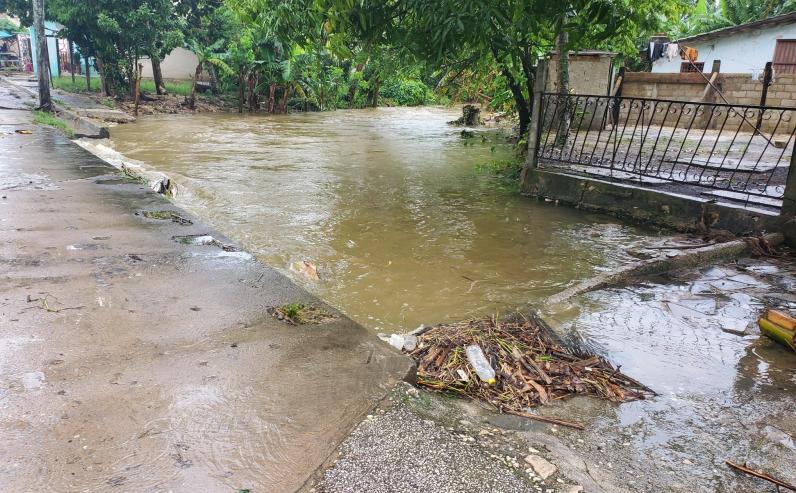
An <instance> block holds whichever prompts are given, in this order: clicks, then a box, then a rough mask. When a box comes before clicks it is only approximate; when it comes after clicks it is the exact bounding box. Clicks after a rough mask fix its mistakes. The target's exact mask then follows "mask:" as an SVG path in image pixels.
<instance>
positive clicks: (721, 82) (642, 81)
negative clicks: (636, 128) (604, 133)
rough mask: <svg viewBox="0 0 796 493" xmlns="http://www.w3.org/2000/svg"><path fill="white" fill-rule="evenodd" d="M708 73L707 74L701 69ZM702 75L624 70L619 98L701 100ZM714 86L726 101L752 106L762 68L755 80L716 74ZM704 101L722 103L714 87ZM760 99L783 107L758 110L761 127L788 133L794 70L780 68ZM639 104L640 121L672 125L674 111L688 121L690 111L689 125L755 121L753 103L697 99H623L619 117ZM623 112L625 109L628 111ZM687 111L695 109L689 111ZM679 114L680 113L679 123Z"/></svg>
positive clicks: (632, 116)
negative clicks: (726, 105) (641, 100)
mask: <svg viewBox="0 0 796 493" xmlns="http://www.w3.org/2000/svg"><path fill="white" fill-rule="evenodd" d="M705 76H706V77H708V78H709V77H710V74H705ZM707 85H708V84H707V82H706V81H705V78H704V77H702V75H700V74H680V73H648V72H628V73H626V74H625V79H624V80H623V82H622V96H623V97H625V98H633V97H636V98H651V99H664V100H673V101H689V102H694V103H698V102H702V101H703V99H702V98H703V95H704V94H705V88H706V87H707ZM715 85H716V87H718V88H719V90H720V91H721V92H722V94H723V95H724V97H725V98H727V101H728V102H729V103H730V104H733V105H745V106H753V107H754V106H758V105H759V104H760V96H761V94H762V91H763V82H762V74H761V75H760V78H758V79H757V80H753V79H752V78H751V76H750V75H749V74H719V77H718V79H717V80H716V82H715ZM704 101H708V102H716V103H723V102H724V101H723V100H722V99H721V98H720V97H718V96H717V95H716V94H715V92H714V91H712V90H710V91H708V93H707V97H706V99H705V100H704ZM766 105H767V106H769V107H783V108H789V110H785V111H780V110H775V109H769V110H767V111H765V112H764V114H763V119H762V122H761V129H762V130H763V131H764V132H769V133H777V134H789V133H791V132H793V131H794V128H796V74H781V75H777V76H775V78H774V83H773V84H772V85H771V86H770V87H769V88H768V97H767V99H766ZM642 107H643V110H644V113H643V121H644V122H645V123H655V124H661V123H663V124H664V125H673V124H674V123H675V122H676V121H677V118H678V117H679V116H681V115H680V111H681V110H682V111H684V112H686V114H684V116H685V117H686V120H685V121H686V122H690V120H691V118H692V117H693V127H695V128H705V127H707V128H720V127H721V126H722V125H724V126H725V128H737V127H738V125H740V124H741V123H743V122H744V119H745V120H746V122H755V123H756V121H757V119H758V117H759V110H758V109H757V108H734V109H733V111H728V110H727V109H726V108H721V107H715V108H713V107H709V106H697V105H687V106H681V105H676V104H672V105H662V104H660V103H659V104H658V105H657V106H656V105H655V104H653V103H646V104H641V103H635V104H630V103H629V102H627V103H625V104H624V105H623V108H622V112H621V117H620V121H624V120H625V118H629V121H631V122H633V121H635V120H636V119H637V118H639V113H640V112H641V110H642ZM628 112H629V115H628ZM692 112H697V113H698V114H697V116H696V117H694V116H693V113H692ZM682 123H683V120H682V118H681V119H680V123H679V124H682ZM747 126H748V127H749V128H742V130H745V131H749V130H752V126H751V125H744V127H747Z"/></svg>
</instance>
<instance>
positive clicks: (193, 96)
mask: <svg viewBox="0 0 796 493" xmlns="http://www.w3.org/2000/svg"><path fill="white" fill-rule="evenodd" d="M201 75H202V62H199V64H198V65H197V66H196V72H195V73H194V76H193V84H192V85H191V97H190V99H188V108H190V109H192V110H195V109H196V86H197V84H199V76H201Z"/></svg>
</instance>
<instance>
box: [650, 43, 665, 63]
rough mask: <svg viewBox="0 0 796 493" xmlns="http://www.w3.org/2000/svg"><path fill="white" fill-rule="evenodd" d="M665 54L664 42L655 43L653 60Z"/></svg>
mask: <svg viewBox="0 0 796 493" xmlns="http://www.w3.org/2000/svg"><path fill="white" fill-rule="evenodd" d="M662 56H663V43H655V46H654V48H653V51H652V61H653V62H654V61H655V60H657V59H659V58H661V57H662Z"/></svg>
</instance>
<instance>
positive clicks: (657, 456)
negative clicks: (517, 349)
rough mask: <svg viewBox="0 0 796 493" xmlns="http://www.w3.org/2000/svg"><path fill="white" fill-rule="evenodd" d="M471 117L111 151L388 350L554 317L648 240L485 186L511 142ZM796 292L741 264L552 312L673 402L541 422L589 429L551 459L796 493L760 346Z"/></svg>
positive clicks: (582, 406)
mask: <svg viewBox="0 0 796 493" xmlns="http://www.w3.org/2000/svg"><path fill="white" fill-rule="evenodd" d="M457 116H458V115H457V112H456V111H453V110H447V109H433V108H419V109H377V110H358V111H337V112H332V113H312V114H298V115H289V116H282V117H265V116H249V115H246V116H240V115H230V114H205V115H194V116H157V117H147V118H144V119H141V120H139V121H138V122H137V123H134V124H129V125H123V126H119V127H116V128H114V129H113V130H112V138H113V143H114V146H115V148H116V150H118V151H119V152H121V153H123V154H125V155H126V156H127V157H129V158H133V159H137V160H140V161H142V162H143V163H145V165H146V166H149V167H151V168H152V169H157V170H160V171H163V172H165V173H166V174H168V175H169V176H170V177H171V178H172V179H173V180H175V181H176V182H177V183H178V184H179V185H180V193H181V195H180V196H179V197H178V201H179V202H180V203H181V205H183V206H185V207H187V208H189V209H191V210H192V211H193V212H195V213H197V214H198V215H200V216H202V217H204V218H206V219H208V220H209V221H210V222H211V223H213V224H214V225H215V226H216V227H217V228H218V229H220V230H221V231H222V232H224V233H225V234H226V235H228V236H229V237H231V238H233V239H235V240H237V241H239V242H240V243H242V244H243V245H244V246H245V247H246V248H247V249H248V250H249V251H251V252H252V253H254V254H255V255H256V256H258V257H259V258H260V259H262V260H264V261H265V262H266V263H268V264H271V265H274V266H276V267H277V268H281V269H282V270H283V271H285V272H287V273H289V274H290V275H291V276H292V277H293V278H294V279H295V280H297V281H298V282H300V283H303V284H304V285H306V286H307V287H308V288H309V289H310V290H311V291H313V292H314V293H316V294H317V295H319V296H321V297H322V298H324V299H325V300H327V301H329V302H330V303H331V304H333V305H336V306H337V307H339V308H340V309H341V310H343V311H344V312H346V313H347V314H348V315H350V316H351V317H352V318H354V319H355V320H357V321H359V322H361V323H362V324H363V325H365V326H366V327H368V328H370V329H372V330H376V331H382V332H386V333H390V332H400V331H403V330H404V329H412V328H414V327H416V326H417V325H419V324H421V323H425V324H433V323H437V322H445V321H450V320H460V319H464V318H467V317H471V316H477V315H484V314H490V313H494V312H495V311H501V312H504V311H506V310H514V309H518V308H520V309H521V308H527V307H528V306H534V305H538V304H539V302H540V301H541V300H542V299H544V298H545V297H546V296H548V295H551V294H553V293H555V292H558V291H560V290H563V289H564V288H566V287H568V286H569V285H571V284H573V283H575V282H577V281H579V280H582V279H584V278H587V277H589V276H590V275H592V274H593V273H595V272H597V271H600V270H604V269H611V268H613V267H615V266H618V265H621V264H622V263H624V262H627V261H628V260H630V257H629V256H628V254H627V253H626V250H628V249H629V248H631V247H633V248H635V247H638V246H640V245H643V244H644V243H647V242H648V241H649V232H643V231H640V230H638V229H636V228H633V227H629V226H626V225H621V224H619V223H618V222H617V221H614V220H611V219H610V218H607V217H605V216H600V215H591V214H588V213H585V212H583V211H579V210H575V209H570V208H566V207H556V206H554V205H552V204H548V203H541V202H537V201H533V200H528V199H526V198H523V197H521V196H519V194H517V190H516V189H515V188H513V186H512V185H509V184H507V181H505V180H501V179H500V178H497V177H496V176H495V175H494V174H493V173H491V172H489V169H490V168H491V167H492V166H491V164H490V163H493V162H494V161H500V160H505V159H508V158H510V157H511V152H512V151H511V146H509V145H508V144H506V140H505V135H502V134H501V133H500V132H499V131H495V130H478V131H476V133H475V137H474V138H472V139H469V140H467V141H466V143H465V140H463V139H462V138H461V136H460V130H459V129H457V128H453V127H450V126H448V125H447V124H446V121H448V120H453V119H454V118H456V117H457ZM303 260H308V261H311V262H313V263H315V264H316V265H317V266H318V271H319V273H320V280H319V281H317V282H310V281H307V280H305V279H304V278H303V277H302V276H301V274H300V273H297V272H292V271H291V270H290V265H291V264H293V263H295V262H300V261H303ZM794 279H796V276H794V273H793V268H792V263H789V262H785V263H782V264H780V263H766V262H762V261H761V262H751V263H749V262H747V263H745V264H744V263H741V264H737V265H736V264H727V265H723V266H716V267H713V268H708V269H703V270H701V271H698V272H697V271H694V272H691V273H680V274H678V275H675V276H673V277H668V278H667V277H663V278H656V279H650V280H648V281H646V282H640V283H637V284H634V285H632V286H629V287H627V288H616V289H607V290H602V291H599V292H596V293H591V294H588V295H583V296H580V297H578V298H576V299H574V300H572V302H571V303H569V304H568V305H566V306H559V307H554V309H553V310H552V311H550V312H548V313H547V316H548V317H549V320H550V321H551V323H553V324H554V325H555V326H556V327H557V328H558V329H559V330H560V331H561V332H562V333H570V335H571V336H572V337H575V338H577V339H579V340H580V343H581V344H584V345H586V346H588V347H590V348H591V349H592V350H593V351H595V352H597V353H600V354H604V355H605V356H607V357H608V358H609V359H611V360H612V361H614V362H615V363H617V364H621V365H622V366H623V370H624V371H625V372H626V373H628V374H629V375H631V376H633V377H635V378H637V379H639V380H641V381H642V382H644V383H645V384H647V385H650V386H651V387H652V388H653V389H655V390H656V391H657V392H658V393H659V395H658V396H657V397H655V398H654V399H650V400H649V401H644V402H636V403H629V404H624V405H621V406H617V405H614V404H610V403H605V402H601V401H595V400H589V399H573V400H571V401H567V402H566V403H562V404H561V405H560V407H558V406H549V408H545V411H544V412H551V413H554V414H558V413H563V414H564V415H565V416H566V417H570V418H577V419H580V420H582V421H584V422H585V423H587V424H588V426H589V428H590V432H589V433H587V434H581V435H575V434H573V435H563V436H562V439H563V441H564V442H565V443H566V446H565V448H563V449H562V448H560V447H559V449H556V448H555V447H556V445H555V444H554V443H552V442H551V444H549V445H548V448H549V449H550V450H553V451H554V452H555V454H557V455H559V456H560V457H566V456H567V454H571V452H574V453H575V454H579V455H578V456H579V457H584V458H587V460H589V461H590V463H591V466H588V465H586V462H583V461H582V460H580V459H578V460H574V461H570V462H571V464H570V466H569V467H565V464H564V463H562V464H561V465H562V471H563V472H565V473H566V474H567V475H570V476H572V477H577V476H578V474H581V475H582V476H583V477H584V481H593V482H592V483H589V484H592V490H594V491H612V492H613V491H682V492H686V491H688V492H692V491H700V492H702V491H704V492H711V491H737V492H746V491H754V490H755V488H758V489H759V488H761V487H764V485H761V484H760V483H759V482H756V481H754V480H750V479H748V478H744V477H741V476H739V475H737V474H735V473H732V472H731V471H728V470H727V467H726V466H725V464H724V460H725V459H734V460H737V461H740V462H743V461H749V463H750V464H753V465H756V466H758V467H762V468H764V469H766V470H768V471H770V472H772V473H774V474H775V475H779V476H781V477H783V478H784V479H786V480H791V481H792V480H794V477H793V473H792V468H791V467H790V466H789V464H792V463H793V459H794V458H795V457H796V446H794V445H793V443H794V438H793V437H794V436H796V429H795V428H794V426H793V424H792V423H793V420H792V418H793V415H794V414H793V411H792V409H793V405H794V398H793V395H794V388H795V387H794V385H796V364H794V362H793V360H792V356H791V355H789V354H786V353H785V352H784V350H782V349H781V348H778V347H776V346H775V345H773V344H772V343H771V342H770V341H768V340H767V339H765V338H761V337H760V336H759V334H758V333H757V331H756V330H755V328H754V321H755V318H756V314H757V312H758V310H759V309H760V308H761V307H762V306H765V305H771V304H773V305H775V306H781V307H782V308H785V309H793V308H794V307H795V306H796V299H794V298H793V296H792V292H793V290H794V287H795V286H796V284H794V282H796V281H794ZM496 419H497V418H496ZM538 438H539V436H538V435H537V436H536V439H538ZM579 460H580V462H578V461H579ZM581 463H582V464H581ZM572 464H574V465H572ZM583 467H585V469H584V471H579V468H583ZM590 467H591V469H590ZM595 468H596V469H599V471H598V470H596V469H595ZM600 478H605V480H606V482H603V481H602V480H601V479H600ZM584 484H586V483H584ZM617 485H621V487H620V486H617Z"/></svg>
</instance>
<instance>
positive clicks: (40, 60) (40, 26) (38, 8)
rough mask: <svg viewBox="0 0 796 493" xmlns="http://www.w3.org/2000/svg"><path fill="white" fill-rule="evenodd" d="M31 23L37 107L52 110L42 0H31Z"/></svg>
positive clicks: (42, 109)
mask: <svg viewBox="0 0 796 493" xmlns="http://www.w3.org/2000/svg"><path fill="white" fill-rule="evenodd" d="M33 24H34V26H35V27H34V29H35V30H36V66H37V67H38V75H39V109H40V110H41V111H47V112H50V111H52V110H53V103H52V99H51V98H50V67H49V63H47V61H48V60H47V58H48V57H49V55H48V53H47V33H46V32H45V30H44V0H33Z"/></svg>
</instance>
